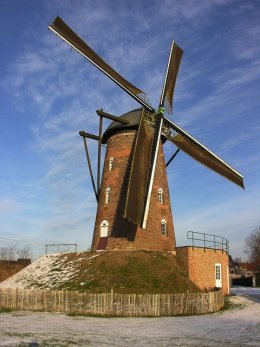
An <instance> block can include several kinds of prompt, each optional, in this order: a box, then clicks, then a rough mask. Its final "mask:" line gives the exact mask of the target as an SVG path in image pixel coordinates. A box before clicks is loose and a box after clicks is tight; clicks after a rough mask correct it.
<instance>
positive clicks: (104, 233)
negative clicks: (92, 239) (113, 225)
mask: <svg viewBox="0 0 260 347" xmlns="http://www.w3.org/2000/svg"><path fill="white" fill-rule="evenodd" d="M108 227H109V223H108V221H107V220H106V219H105V220H102V222H101V224H100V237H107V236H108Z"/></svg>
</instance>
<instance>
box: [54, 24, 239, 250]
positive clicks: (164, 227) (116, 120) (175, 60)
mask: <svg viewBox="0 0 260 347" xmlns="http://www.w3.org/2000/svg"><path fill="white" fill-rule="evenodd" d="M49 29H50V30H51V31H53V32H54V33H55V34H57V35H58V36H59V37H60V38H61V39H62V40H64V41H66V42H67V43H68V44H69V45H70V46H71V47H72V48H74V49H75V50H76V51H77V52H79V53H80V54H81V55H83V56H84V57H85V58H86V59H87V60H89V61H90V62H91V63H92V64H93V65H95V66H96V67H97V68H98V69H99V70H101V71H102V72H103V73H104V74H105V75H106V76H107V77H109V78H110V79H111V80H113V81H114V82H115V83H116V84H117V85H118V86H119V87H120V88H122V89H123V90H124V91H125V92H126V93H128V94H129V95H130V96H131V97H132V98H134V99H135V100H136V101H137V102H138V103H139V104H140V105H141V106H142V107H141V108H140V109H137V110H133V111H130V112H128V113H126V114H124V115H122V116H121V117H117V116H114V115H111V114H108V113H106V112H104V111H103V109H101V110H98V111H97V114H98V115H99V117H100V123H99V135H98V136H97V135H93V134H89V133H86V132H85V131H80V135H81V136H82V137H83V140H84V145H85V149H86V154H87V160H88V165H89V170H90V175H91V181H92V185H93V189H94V193H95V196H96V199H97V201H98V208H97V216H96V223H95V229H94V235H93V243H92V250H96V249H109V250H117V249H118V250H130V249H131V250H137V249H147V250H174V249H175V236H174V229H173V222H172V215H171V206H170V198H169V192H168V181H167V174H166V166H168V165H169V164H170V162H171V161H172V160H173V158H174V157H175V156H176V155H177V153H178V152H179V151H180V150H182V151H184V152H185V153H187V154H188V155H189V156H191V157H192V158H193V159H195V160H196V161H198V162H200V163H201V164H204V165H205V166H207V167H208V168H210V169H212V170H213V171H215V172H217V173H218V174H220V175H222V176H224V177H225V178H227V179H228V180H230V181H232V182H234V183H235V184H237V185H238V186H240V187H242V188H244V184H243V176H242V175H241V174H240V173H238V172H237V171H236V170H235V169H233V168H232V167H231V166H229V165H228V164H227V163H225V162H224V161H223V160H222V159H221V158H219V157H218V156H216V155H215V154H214V153H213V152H211V151H210V150H209V149H208V148H207V147H205V146H204V145H202V144H201V143H200V142H199V141H197V140H196V139H195V138H194V137H192V136H191V135H190V134H188V133H187V132H186V131H185V130H183V129H182V128H181V127H180V126H178V125H177V124H176V123H175V122H173V121H172V120H170V119H169V118H168V117H166V116H165V110H166V111H167V113H168V114H171V113H172V102H173V92H174V88H175V82H176V78H177V73H178V69H179V65H180V61H181V58H182V54H183V51H182V49H181V48H180V47H179V46H178V45H177V44H176V43H175V42H174V41H173V42H172V44H171V49H170V54H169V60H168V65H167V69H166V75H165V79H164V84H163V88H162V93H161V98H160V102H159V107H158V109H155V108H154V107H152V106H151V103H150V102H149V100H148V99H147V98H146V96H145V93H144V92H143V91H142V90H140V89H139V88H137V87H135V86H134V85H133V84H131V83H130V82H128V81H127V80H126V79H125V78H123V77H122V76H121V75H120V74H119V73H118V72H116V71H115V70H114V69H113V68H112V67H110V66H109V65H108V64H107V63H106V62H105V61H104V60H103V59H102V58H101V57H99V56H98V55H97V54H96V53H95V51H94V50H93V49H92V48H90V47H89V46H88V45H87V44H86V43H85V42H84V41H83V40H82V39H81V38H80V37H79V36H78V35H77V34H76V33H75V32H74V31H72V29H71V28H70V27H69V26H68V25H67V24H66V23H65V22H64V21H63V20H62V19H61V18H59V17H57V18H56V19H55V21H54V22H53V23H52V24H51V25H50V26H49ZM103 118H108V119H110V120H112V121H113V122H112V123H111V124H110V126H109V127H108V128H107V129H106V130H105V132H104V133H103V131H102V120H103ZM87 138H91V139H94V140H96V141H98V170H97V183H95V180H94V176H93V172H92V167H91V162H90V158H89V154H88V149H87V142H86V139H87ZM166 140H168V141H170V142H171V143H173V144H174V145H176V146H177V147H178V149H177V151H176V152H175V153H174V154H173V155H172V157H171V158H170V160H169V161H168V162H167V163H166V164H165V161H164V155H163V143H164V142H165V141H166ZM102 143H103V144H107V150H106V156H105V162H104V169H103V175H102V184H100V180H101V175H100V166H101V156H100V152H101V145H102ZM111 186H113V189H112V188H111ZM162 187H163V188H162ZM112 197H113V199H112Z"/></svg>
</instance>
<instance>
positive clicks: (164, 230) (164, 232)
mask: <svg viewBox="0 0 260 347" xmlns="http://www.w3.org/2000/svg"><path fill="white" fill-rule="evenodd" d="M161 234H162V236H167V227H166V220H165V219H162V220H161Z"/></svg>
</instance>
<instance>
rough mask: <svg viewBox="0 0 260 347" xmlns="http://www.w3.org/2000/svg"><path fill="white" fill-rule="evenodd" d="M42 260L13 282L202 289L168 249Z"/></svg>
mask: <svg viewBox="0 0 260 347" xmlns="http://www.w3.org/2000/svg"><path fill="white" fill-rule="evenodd" d="M40 260H41V261H40ZM40 260H39V261H38V263H37V262H36V264H34V263H33V264H32V265H31V266H28V267H27V268H26V269H24V270H23V271H22V272H23V273H19V274H17V275H15V276H14V277H13V278H12V279H10V281H11V282H10V281H9V284H10V283H12V287H15V284H16V285H17V286H18V287H20V288H21V286H22V287H23V288H45V289H57V290H61V289H67V290H76V291H80V292H109V291H110V290H111V289H113V290H114V291H115V292H118V293H181V292H187V291H190V292H198V291H200V290H199V289H198V288H197V287H196V286H195V285H194V284H193V283H192V282H191V281H190V280H189V279H188V278H187V276H186V274H185V272H184V271H183V270H182V268H181V266H180V265H179V264H177V262H176V257H175V256H174V255H172V254H171V253H168V252H147V251H138V252H85V253H82V252H79V253H63V254H55V255H46V256H43V257H42V258H40ZM19 275H20V277H19ZM3 283H4V282H3ZM0 286H1V284H0ZM6 286H7V284H6Z"/></svg>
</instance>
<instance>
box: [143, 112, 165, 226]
mask: <svg viewBox="0 0 260 347" xmlns="http://www.w3.org/2000/svg"><path fill="white" fill-rule="evenodd" d="M162 124H163V117H161V119H160V125H159V131H158V138H157V143H156V149H155V155H154V161H153V166H152V173H151V178H150V182H149V187H148V193H147V199H146V205H145V210H144V219H143V223H142V228H143V229H146V226H147V219H148V213H149V207H150V202H151V194H152V188H153V180H154V173H155V167H156V162H157V156H158V150H159V145H160V139H161V132H162Z"/></svg>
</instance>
